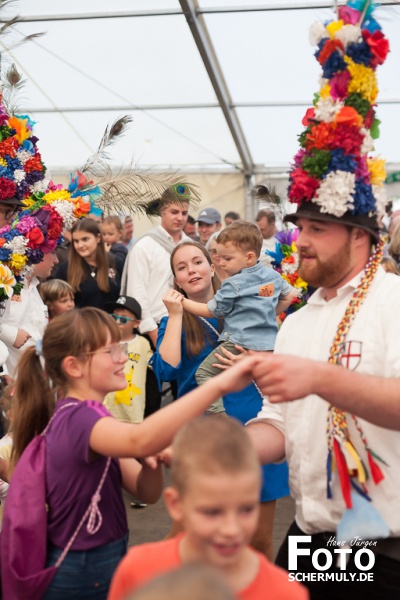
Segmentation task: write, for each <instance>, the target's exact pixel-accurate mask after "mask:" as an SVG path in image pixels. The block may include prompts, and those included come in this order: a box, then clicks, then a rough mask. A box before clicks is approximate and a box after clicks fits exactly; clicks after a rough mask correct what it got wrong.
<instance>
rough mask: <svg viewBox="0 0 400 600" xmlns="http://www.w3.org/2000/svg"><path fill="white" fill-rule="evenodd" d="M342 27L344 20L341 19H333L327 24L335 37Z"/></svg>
mask: <svg viewBox="0 0 400 600" xmlns="http://www.w3.org/2000/svg"><path fill="white" fill-rule="evenodd" d="M342 27H343V21H342V20H341V19H339V20H338V21H331V22H330V23H328V25H326V30H327V32H328V33H329V35H330V36H331V38H332V39H333V38H334V37H335V34H336V32H337V31H339V30H340V29H342Z"/></svg>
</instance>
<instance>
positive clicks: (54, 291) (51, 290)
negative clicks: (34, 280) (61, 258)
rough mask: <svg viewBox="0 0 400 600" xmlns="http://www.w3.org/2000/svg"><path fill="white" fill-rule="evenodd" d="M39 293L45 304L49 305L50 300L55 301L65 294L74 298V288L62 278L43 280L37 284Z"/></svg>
mask: <svg viewBox="0 0 400 600" xmlns="http://www.w3.org/2000/svg"><path fill="white" fill-rule="evenodd" d="M39 294H40V296H41V298H42V300H43V302H44V304H46V306H49V304H51V303H52V302H57V300H61V299H62V298H65V296H70V297H71V298H72V299H73V298H74V290H73V289H72V287H71V286H70V285H69V283H67V282H66V281H63V280H62V279H50V280H49V281H44V282H43V283H41V284H40V286H39Z"/></svg>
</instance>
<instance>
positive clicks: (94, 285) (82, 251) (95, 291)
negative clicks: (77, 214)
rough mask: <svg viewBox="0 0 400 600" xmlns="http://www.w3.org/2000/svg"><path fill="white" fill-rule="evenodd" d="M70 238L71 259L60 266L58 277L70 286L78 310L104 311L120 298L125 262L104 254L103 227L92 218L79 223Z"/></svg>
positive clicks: (74, 227)
mask: <svg viewBox="0 0 400 600" xmlns="http://www.w3.org/2000/svg"><path fill="white" fill-rule="evenodd" d="M71 236H72V240H71V246H70V252H69V257H68V260H67V261H66V262H64V263H62V264H60V265H59V267H58V269H57V271H56V273H55V277H56V278H57V279H63V280H64V281H67V282H68V283H69V284H70V286H71V287H72V289H73V291H74V294H75V306H76V307H77V308H82V307H84V306H93V307H96V308H104V305H105V304H106V303H107V302H114V301H115V300H117V298H118V296H119V289H120V281H121V275H122V269H123V263H122V261H121V260H120V259H119V258H118V257H116V256H114V255H112V254H110V253H107V252H106V251H105V249H104V241H103V236H102V234H101V230H100V226H99V224H98V223H97V222H96V221H94V220H93V219H81V220H79V221H77V222H76V223H75V225H74V226H73V227H72V229H71Z"/></svg>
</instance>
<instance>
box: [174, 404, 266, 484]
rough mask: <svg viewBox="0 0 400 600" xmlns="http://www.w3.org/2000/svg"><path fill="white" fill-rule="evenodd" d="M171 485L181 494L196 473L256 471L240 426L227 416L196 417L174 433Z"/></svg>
mask: <svg viewBox="0 0 400 600" xmlns="http://www.w3.org/2000/svg"><path fill="white" fill-rule="evenodd" d="M172 447H173V459H172V465H171V485H172V486H173V487H175V488H176V489H177V490H178V492H180V493H184V492H185V489H186V487H187V484H188V481H189V479H190V477H191V476H193V477H196V476H197V475H198V474H199V473H205V474H207V475H209V474H214V473H221V472H222V473H231V474H234V475H236V474H237V473H238V472H246V473H248V472H252V471H253V472H256V473H258V475H259V477H260V485H261V468H260V463H259V460H258V457H257V453H256V451H255V448H254V446H253V444H252V442H251V439H250V437H249V436H248V434H247V433H246V431H245V429H244V427H243V425H242V424H241V423H239V421H237V420H236V419H232V418H231V417H206V416H204V417H198V418H196V419H193V420H192V421H190V422H189V423H187V424H186V425H185V426H184V427H182V429H181V430H180V431H179V432H178V433H177V435H176V436H175V439H174V442H173V446H172Z"/></svg>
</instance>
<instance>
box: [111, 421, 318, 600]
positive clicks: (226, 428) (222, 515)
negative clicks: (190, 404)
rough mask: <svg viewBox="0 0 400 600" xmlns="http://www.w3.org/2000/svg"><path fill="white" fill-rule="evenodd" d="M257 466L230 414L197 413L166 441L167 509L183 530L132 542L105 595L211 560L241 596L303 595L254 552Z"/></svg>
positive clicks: (275, 598) (247, 599)
mask: <svg viewBox="0 0 400 600" xmlns="http://www.w3.org/2000/svg"><path fill="white" fill-rule="evenodd" d="M260 485H261V469H260V465H259V462H258V458H257V455H256V452H255V450H254V448H253V446H252V443H251V441H250V438H249V437H248V434H247V433H246V432H245V430H244V428H243V427H242V426H241V425H240V423H239V422H237V421H235V420H234V419H231V418H229V417H224V418H216V417H214V418H212V417H200V418H198V419H194V420H193V421H191V422H190V423H188V424H187V425H186V426H185V427H183V428H182V430H181V431H180V432H179V433H178V434H177V436H176V438H175V440H174V443H173V460H172V468H171V485H170V487H168V488H166V489H165V491H164V499H165V503H166V506H167V509H168V512H169V514H170V516H171V517H172V519H174V521H177V522H180V523H181V524H182V526H183V529H184V532H182V533H181V534H179V535H177V536H176V537H174V538H171V539H167V540H163V541H161V542H155V543H150V544H144V545H141V546H136V547H134V548H131V550H130V551H129V552H128V554H127V556H126V557H125V558H124V559H123V560H122V561H121V563H120V565H119V567H118V568H117V570H116V572H115V575H114V578H113V580H112V583H111V588H110V592H109V596H108V600H122V599H123V598H124V597H125V595H126V594H127V593H128V592H131V591H133V590H134V589H136V588H137V587H139V586H141V585H142V584H144V583H145V582H146V581H148V580H150V579H152V578H153V577H155V576H156V575H159V574H161V573H165V572H167V571H171V570H173V569H176V568H178V567H180V566H181V565H183V564H187V563H193V562H202V563H206V564H209V565H212V566H213V567H215V568H216V569H218V571H219V572H220V573H221V574H222V576H223V578H224V579H225V581H226V582H227V583H228V585H229V586H230V588H231V589H232V590H233V591H234V593H235V595H236V597H237V598H238V599H240V600H264V599H265V597H266V594H267V595H268V598H270V599H271V600H306V599H307V598H308V592H307V590H306V589H305V588H304V587H303V586H301V585H300V584H298V583H297V582H289V581H288V574H287V572H286V571H283V570H282V569H280V568H279V567H276V566H275V565H273V564H271V563H270V562H269V561H268V560H267V559H266V558H265V557H264V556H263V555H262V554H260V553H259V552H257V551H255V550H253V549H252V548H250V546H249V542H250V540H251V538H252V536H253V534H254V532H255V530H256V527H257V521H258V513H259V494H260Z"/></svg>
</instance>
